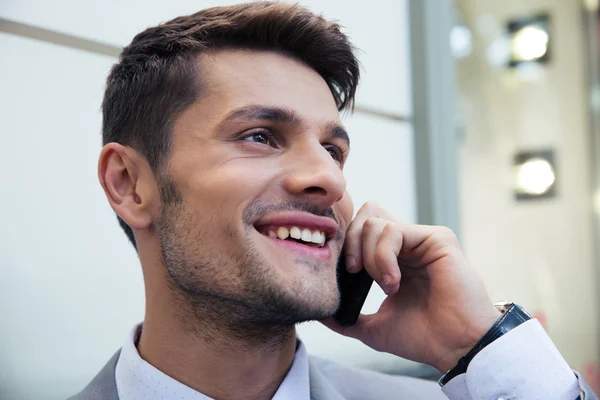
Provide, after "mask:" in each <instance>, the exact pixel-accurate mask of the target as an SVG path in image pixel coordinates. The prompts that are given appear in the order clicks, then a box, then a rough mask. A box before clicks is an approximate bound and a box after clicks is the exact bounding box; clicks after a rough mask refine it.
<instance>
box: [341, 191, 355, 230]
mask: <svg viewBox="0 0 600 400" xmlns="http://www.w3.org/2000/svg"><path fill="white" fill-rule="evenodd" d="M337 208H338V215H339V218H340V220H341V223H342V227H343V228H344V230H345V229H347V228H348V225H350V222H351V221H352V215H353V213H354V204H353V203H352V198H351V197H350V195H349V194H348V192H344V196H342V198H341V199H340V201H339V202H338V204H337Z"/></svg>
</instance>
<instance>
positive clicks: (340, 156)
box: [325, 146, 344, 164]
mask: <svg viewBox="0 0 600 400" xmlns="http://www.w3.org/2000/svg"><path fill="white" fill-rule="evenodd" d="M325 150H327V152H328V153H329V155H330V156H331V158H333V159H334V160H335V161H336V162H337V163H340V164H341V163H342V162H343V161H344V151H343V150H342V149H340V148H339V147H337V146H326V147H325Z"/></svg>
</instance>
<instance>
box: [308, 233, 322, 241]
mask: <svg viewBox="0 0 600 400" xmlns="http://www.w3.org/2000/svg"><path fill="white" fill-rule="evenodd" d="M310 241H311V242H313V243H321V232H319V231H313V233H312V237H311V238H310Z"/></svg>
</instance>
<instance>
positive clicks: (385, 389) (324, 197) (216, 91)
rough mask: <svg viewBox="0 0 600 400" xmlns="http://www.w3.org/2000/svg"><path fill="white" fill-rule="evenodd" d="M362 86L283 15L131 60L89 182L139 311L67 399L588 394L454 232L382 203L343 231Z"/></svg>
mask: <svg viewBox="0 0 600 400" xmlns="http://www.w3.org/2000/svg"><path fill="white" fill-rule="evenodd" d="M358 80H359V68H358V62H357V59H356V57H355V55H354V50H353V47H352V45H351V44H350V42H349V40H348V38H347V37H346V36H345V35H343V34H342V33H341V32H340V29H339V26H338V25H336V24H335V23H331V22H328V21H327V20H325V19H323V18H322V17H320V16H316V15H314V14H312V13H310V12H309V11H307V10H306V9H304V8H302V7H299V6H294V5H286V4H281V3H251V4H242V5H238V6H232V7H221V8H212V9H207V10H203V11H200V12H198V13H196V14H193V15H190V16H184V17H179V18H177V19H174V20H172V21H169V22H167V23H164V24H162V25H159V26H157V27H153V28H149V29H147V30H146V31H144V32H142V33H140V34H139V35H137V36H136V37H135V38H134V39H133V41H132V43H131V44H130V45H129V46H127V47H126V48H125V49H124V51H123V53H122V55H121V57H120V60H119V62H118V64H116V65H115V66H114V68H113V70H112V71H111V73H110V76H109V77H108V81H107V87H106V93H105V97H104V102H103V116H104V124H103V141H104V148H103V150H102V153H101V155H100V160H99V168H98V174H99V178H100V182H101V184H102V187H103V189H104V191H105V193H106V196H107V198H108V201H109V202H110V205H111V206H112V208H113V210H114V211H115V212H116V214H117V215H118V217H119V222H120V224H121V226H122V227H123V229H124V230H125V232H126V234H127V236H128V237H129V239H130V240H131V242H132V244H133V245H134V246H135V247H136V250H137V252H138V255H139V258H140V262H141V265H142V270H143V275H144V281H145V288H146V314H145V318H144V322H143V324H140V325H139V326H136V327H135V328H134V329H133V330H132V332H131V334H130V335H129V337H128V338H127V341H126V342H125V344H124V346H123V347H122V349H121V350H120V351H119V352H118V353H117V354H116V355H115V356H114V357H113V358H112V359H111V360H110V361H109V363H108V364H107V365H106V366H105V367H104V369H103V370H102V371H101V372H100V373H99V374H98V376H96V378H94V380H93V381H92V382H91V383H90V384H89V385H88V386H87V387H86V388H85V389H84V390H83V391H82V392H81V393H79V394H78V395H76V396H74V397H73V398H74V399H121V400H131V399H206V398H214V399H271V398H275V399H278V400H282V399H306V400H308V399H424V400H425V399H427V400H432V399H444V398H447V397H448V398H450V399H456V400H458V399H496V398H498V399H499V398H511V399H517V398H518V399H535V398H540V399H575V398H577V397H578V396H580V397H581V398H588V399H590V398H595V397H594V395H593V393H591V392H589V391H586V389H585V385H584V383H583V382H582V381H580V380H578V378H577V376H576V374H574V373H573V372H572V371H571V370H570V369H569V367H568V366H567V364H566V363H565V361H564V360H563V359H562V357H561V356H560V354H559V353H558V352H557V351H556V349H555V347H554V346H553V344H552V342H551V341H550V340H549V338H548V337H547V336H546V334H545V333H544V331H543V329H541V327H540V325H539V323H537V321H536V320H534V319H530V317H529V316H528V314H527V313H526V312H525V311H523V310H522V309H521V308H520V307H518V306H516V305H514V304H510V305H506V306H504V307H503V308H501V310H499V309H498V308H497V307H495V306H494V304H493V303H492V302H491V301H490V299H489V297H488V295H487V294H486V291H485V288H484V287H483V284H482V283H481V281H480V279H479V277H478V276H477V274H476V273H475V271H474V269H473V268H472V267H471V266H470V265H469V264H468V262H467V261H466V259H465V257H464V255H463V253H462V251H461V249H460V247H459V244H458V242H457V240H456V237H455V236H454V235H453V234H452V232H450V231H449V230H448V229H446V228H442V227H430V226H417V225H409V224H404V223H402V222H400V221H397V220H395V219H394V218H393V217H392V216H390V215H389V214H388V213H387V212H386V211H385V210H383V209H381V208H380V207H379V206H378V205H376V204H374V203H367V204H365V205H363V206H362V207H361V208H360V210H359V211H358V213H357V214H356V217H355V218H354V219H352V215H353V204H352V201H351V199H350V197H349V195H348V193H347V192H346V181H345V179H344V174H343V170H344V164H345V163H346V160H347V157H348V155H349V151H350V143H349V139H348V135H347V133H346V131H345V130H344V127H343V126H342V124H341V123H340V119H339V113H340V111H342V110H345V109H349V108H351V107H352V104H353V101H354V95H355V92H356V87H357V84H358ZM359 134H360V133H359ZM364 134H366V133H364ZM378 173H379V172H378V171H377V170H373V174H374V175H377V174H378ZM382 182H384V180H382ZM382 184H384V183H382ZM339 257H345V258H346V260H347V268H348V269H349V271H350V272H353V273H356V272H358V271H360V270H361V269H362V268H365V269H366V270H367V272H368V273H369V274H370V275H371V276H372V277H373V278H374V279H375V281H376V282H377V283H378V284H379V285H380V286H381V287H382V288H383V290H384V291H385V292H386V294H387V295H388V297H387V299H386V300H385V302H384V303H383V304H382V306H381V308H380V310H379V311H378V312H377V313H376V314H374V315H370V316H364V315H363V316H361V317H360V318H359V320H358V322H357V323H356V325H354V326H352V327H349V328H342V327H340V326H338V325H336V323H335V322H333V321H332V320H330V319H329V318H330V317H331V316H332V315H333V314H334V313H335V311H336V310H337V308H338V306H339V297H340V295H339V289H338V284H337V280H336V264H337V260H338V258H339ZM501 311H504V314H502V312H501ZM309 320H320V321H323V323H325V324H326V325H327V326H328V327H330V328H331V329H333V330H336V331H337V332H339V333H341V334H344V335H348V336H351V337H354V338H357V339H359V340H361V341H363V342H364V343H366V344H367V345H369V346H371V347H373V348H374V349H376V350H380V351H386V352H389V353H392V354H395V355H398V356H400V357H405V358H408V359H411V360H415V361H420V362H425V363H428V364H430V365H433V366H435V367H436V368H438V369H439V370H440V371H442V372H446V371H449V372H448V374H447V375H446V376H445V377H444V378H443V379H442V381H441V385H442V386H443V387H442V389H441V390H440V387H439V385H437V384H436V383H431V382H426V381H421V380H417V379H411V378H404V377H391V376H386V375H382V374H377V373H374V372H368V371H360V370H355V369H350V368H345V367H342V366H339V365H336V364H333V363H330V362H326V361H324V360H319V359H316V358H313V357H311V356H308V355H307V349H306V348H305V346H304V345H303V344H302V342H300V341H299V340H298V338H297V337H296V332H295V324H296V323H299V322H303V321H309ZM532 364H534V365H540V366H543V367H541V368H539V369H535V370H534V369H532V368H531V365H532ZM467 367H468V369H467ZM446 396H447V397H446Z"/></svg>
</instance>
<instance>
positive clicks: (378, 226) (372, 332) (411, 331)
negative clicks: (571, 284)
mask: <svg viewBox="0 0 600 400" xmlns="http://www.w3.org/2000/svg"><path fill="white" fill-rule="evenodd" d="M345 256H346V264H347V268H348V270H349V271H350V272H354V273H355V272H358V271H360V270H361V269H362V268H363V267H364V268H366V270H367V272H368V273H369V274H370V275H371V276H372V277H373V279H374V280H375V281H376V282H377V283H378V284H379V285H380V286H381V288H382V289H383V291H384V292H385V293H386V294H387V295H388V297H387V298H386V299H385V301H384V302H383V304H382V305H381V307H380V308H379V310H378V311H377V313H375V314H373V315H361V316H360V317H359V319H358V321H357V323H356V324H355V325H354V326H351V327H341V326H339V325H337V324H336V323H335V321H333V320H327V321H323V323H324V324H325V325H326V326H328V327H329V328H331V329H333V330H334V331H336V332H338V333H341V334H343V335H346V336H350V337H353V338H356V339H359V340H360V341H362V342H363V343H365V344H366V345H368V346H369V347H372V348H373V349H375V350H378V351H385V352H388V353H392V354H395V355H397V356H399V357H403V358H407V359H409V360H413V361H418V362H422V363H426V364H429V365H432V366H434V367H435V368H437V369H438V370H439V371H441V372H446V371H447V370H449V369H451V368H453V367H454V366H455V365H456V364H457V362H458V360H459V359H460V357H462V356H464V355H465V354H467V353H468V352H469V350H471V348H472V347H473V346H474V345H475V344H476V343H477V342H478V341H479V340H480V339H481V338H482V337H483V335H485V333H486V332H487V331H488V330H489V329H490V328H491V327H492V325H493V324H494V322H496V320H497V319H498V318H499V317H500V312H499V311H498V310H496V308H495V307H494V305H493V303H492V302H491V300H490V298H489V296H488V294H487V292H486V290H485V287H484V286H483V282H482V281H481V279H480V278H479V276H478V275H477V273H476V272H475V270H474V269H473V268H472V267H471V266H470V265H469V263H468V262H467V260H466V258H465V256H464V254H463V252H462V250H461V248H460V246H459V243H458V240H457V238H456V236H455V235H454V233H453V232H452V231H451V230H450V229H448V228H445V227H438V226H424V225H411V224H403V223H400V222H398V221H396V220H394V219H393V218H392V217H391V216H390V215H389V214H388V213H387V212H386V211H385V210H383V209H382V208H381V207H380V206H379V205H377V204H375V203H371V202H369V203H366V204H365V205H364V206H363V207H362V208H361V209H360V210H359V211H358V213H357V215H356V218H355V219H354V220H353V221H352V223H351V224H350V226H349V227H348V231H347V233H346V241H345Z"/></svg>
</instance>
